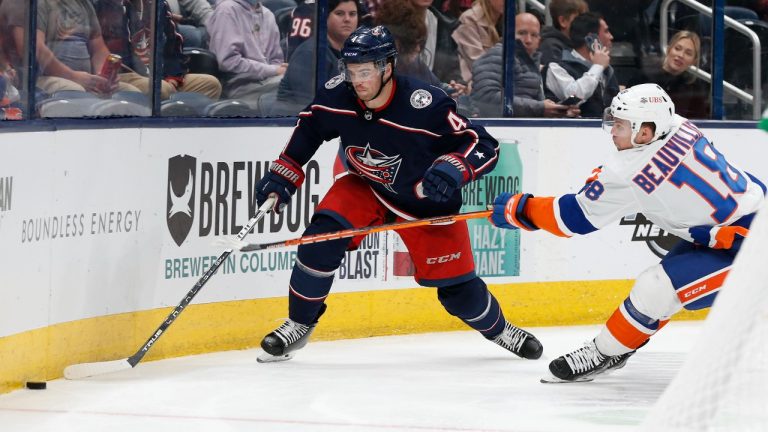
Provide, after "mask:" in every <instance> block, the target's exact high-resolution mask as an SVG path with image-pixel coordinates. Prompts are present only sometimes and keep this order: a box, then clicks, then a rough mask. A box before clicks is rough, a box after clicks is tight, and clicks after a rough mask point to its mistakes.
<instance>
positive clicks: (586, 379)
mask: <svg viewBox="0 0 768 432" xmlns="http://www.w3.org/2000/svg"><path fill="white" fill-rule="evenodd" d="M594 379H595V377H581V378H576V379H574V380H570V381H569V380H564V379H560V378H558V377H556V376H554V375H550V376H546V377H543V378H541V379H540V380H539V382H540V383H542V384H572V383H584V382H592V381H593V380H594Z"/></svg>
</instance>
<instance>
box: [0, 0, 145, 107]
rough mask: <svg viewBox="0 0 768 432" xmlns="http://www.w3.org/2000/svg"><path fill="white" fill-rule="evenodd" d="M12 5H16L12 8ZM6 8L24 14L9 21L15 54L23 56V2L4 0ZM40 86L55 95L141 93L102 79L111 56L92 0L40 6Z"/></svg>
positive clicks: (49, 1)
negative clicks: (70, 91)
mask: <svg viewBox="0 0 768 432" xmlns="http://www.w3.org/2000/svg"><path fill="white" fill-rule="evenodd" d="M12 5H13V6H12ZM3 7H4V8H5V7H8V10H9V11H11V13H14V12H20V13H21V15H20V16H17V17H16V18H15V19H12V20H11V21H10V26H11V35H12V38H13V42H14V44H15V51H16V52H17V53H23V52H24V50H25V48H24V33H25V26H26V22H25V20H24V16H23V14H24V10H25V7H24V6H23V2H22V1H18V0H4V1H3ZM36 39H37V40H36V43H37V52H36V54H37V61H38V68H39V70H40V73H39V76H38V79H37V86H38V87H40V88H41V89H42V90H43V91H44V92H46V93H48V94H53V93H56V92H58V91H63V90H74V91H88V92H92V93H96V94H110V93H112V92H114V91H115V90H121V91H139V90H138V89H137V88H136V87H134V86H131V85H129V84H126V83H121V82H110V81H109V80H107V79H106V78H104V77H101V76H99V75H98V74H99V72H100V71H101V70H102V66H103V64H104V61H105V60H106V58H107V56H108V55H109V54H110V52H109V50H108V49H107V46H106V44H105V43H104V39H103V38H102V35H101V27H100V26H99V22H98V19H97V18H96V12H95V10H94V8H93V5H92V3H91V1H90V0H40V1H39V2H38V4H37V36H36Z"/></svg>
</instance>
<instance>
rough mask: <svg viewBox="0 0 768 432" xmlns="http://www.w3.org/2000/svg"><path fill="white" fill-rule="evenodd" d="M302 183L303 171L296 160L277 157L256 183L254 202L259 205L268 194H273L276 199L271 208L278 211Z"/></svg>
mask: <svg viewBox="0 0 768 432" xmlns="http://www.w3.org/2000/svg"><path fill="white" fill-rule="evenodd" d="M302 183H304V171H303V170H302V169H301V167H300V166H299V165H298V164H297V163H296V162H293V161H291V160H288V159H285V158H280V159H277V160H275V161H274V162H272V164H271V165H270V166H269V172H267V174H266V175H264V177H262V178H261V180H259V182H258V183H256V203H257V204H258V205H259V206H261V205H262V204H264V201H266V200H267V198H269V196H270V195H275V196H276V197H277V200H276V201H275V206H274V207H273V210H274V211H276V212H277V213H280V212H281V211H282V210H283V208H284V207H285V206H286V205H287V204H288V201H290V200H291V197H292V196H293V194H295V193H296V189H298V188H299V187H300V186H301V184H302Z"/></svg>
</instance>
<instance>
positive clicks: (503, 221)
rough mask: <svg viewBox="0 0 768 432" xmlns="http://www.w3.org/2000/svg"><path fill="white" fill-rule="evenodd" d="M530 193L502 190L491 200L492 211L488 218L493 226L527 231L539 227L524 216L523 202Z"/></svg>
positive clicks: (529, 196)
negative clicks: (514, 192) (513, 192)
mask: <svg viewBox="0 0 768 432" xmlns="http://www.w3.org/2000/svg"><path fill="white" fill-rule="evenodd" d="M531 197H533V195H531V194H514V195H513V194H511V193H509V192H504V193H503V194H501V195H499V196H497V197H496V199H494V200H493V213H492V214H491V216H490V217H489V218H488V219H489V220H490V221H491V223H492V224H493V225H494V226H497V227H499V228H506V229H518V228H522V229H524V230H527V231H535V230H537V229H539V227H537V226H536V225H534V223H533V222H531V221H530V220H528V218H527V217H525V203H526V202H527V201H528V198H531Z"/></svg>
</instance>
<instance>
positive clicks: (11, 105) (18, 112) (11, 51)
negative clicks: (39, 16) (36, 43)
mask: <svg viewBox="0 0 768 432" xmlns="http://www.w3.org/2000/svg"><path fill="white" fill-rule="evenodd" d="M28 3H29V2H27V1H22V0H0V120H21V119H24V118H28V116H29V109H28V107H27V106H26V100H27V98H26V89H27V88H28V85H27V82H28V81H27V80H28V77H27V74H26V71H27V69H28V68H27V65H28V62H29V55H28V51H29V50H28V49H27V47H28V42H27V33H28V32H27V28H28V27H27V26H28V22H29V19H28V16H29V15H28V14H29V5H28Z"/></svg>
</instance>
